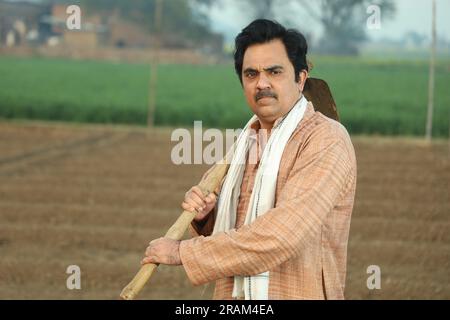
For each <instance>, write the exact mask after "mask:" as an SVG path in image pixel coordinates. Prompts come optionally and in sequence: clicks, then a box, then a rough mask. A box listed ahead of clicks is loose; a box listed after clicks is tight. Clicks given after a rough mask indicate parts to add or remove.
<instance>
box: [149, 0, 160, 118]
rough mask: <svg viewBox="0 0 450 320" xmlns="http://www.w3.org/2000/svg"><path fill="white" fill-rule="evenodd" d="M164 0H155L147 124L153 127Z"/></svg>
mask: <svg viewBox="0 0 450 320" xmlns="http://www.w3.org/2000/svg"><path fill="white" fill-rule="evenodd" d="M162 11H163V2H162V0H156V2H155V16H154V19H155V24H154V26H155V30H154V36H153V43H154V45H152V46H151V47H152V51H153V57H152V58H151V62H150V83H149V88H148V89H149V93H148V113H147V125H148V126H149V127H152V126H153V125H154V124H155V112H156V94H157V83H158V63H159V50H160V46H161V23H162Z"/></svg>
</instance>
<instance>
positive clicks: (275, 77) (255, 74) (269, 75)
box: [242, 39, 307, 129]
mask: <svg viewBox="0 0 450 320" xmlns="http://www.w3.org/2000/svg"><path fill="white" fill-rule="evenodd" d="M306 77H307V72H306V71H302V72H301V73H300V79H299V82H295V72H294V66H293V65H292V63H291V61H290V60H289V58H288V56H287V52H286V49H285V47H284V44H283V42H282V41H281V40H280V39H275V40H272V41H270V42H267V43H263V44H254V45H252V46H250V47H248V48H247V50H246V51H245V54H244V61H243V65H242V85H243V88H244V94H245V98H246V99H247V103H248V105H249V106H250V108H251V109H252V111H253V113H254V114H256V115H257V116H258V118H259V120H260V122H261V124H262V127H263V128H265V129H270V128H272V126H273V123H274V122H275V120H277V119H278V118H279V117H281V116H283V115H285V114H286V113H287V112H288V111H289V110H290V109H291V107H293V105H294V103H295V102H296V101H297V100H298V99H299V98H300V93H301V92H302V91H303V86H304V83H305V80H306Z"/></svg>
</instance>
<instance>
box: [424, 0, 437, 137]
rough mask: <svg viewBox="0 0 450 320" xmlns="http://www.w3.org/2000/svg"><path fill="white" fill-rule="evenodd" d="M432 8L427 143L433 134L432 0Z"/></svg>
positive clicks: (434, 30)
mask: <svg viewBox="0 0 450 320" xmlns="http://www.w3.org/2000/svg"><path fill="white" fill-rule="evenodd" d="M432 6H433V9H432V22H431V57H430V76H429V79H428V112H427V126H426V132H425V139H426V140H427V141H431V136H432V132H433V104H434V67H435V62H436V0H433V4H432Z"/></svg>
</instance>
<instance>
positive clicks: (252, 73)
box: [245, 72, 256, 79]
mask: <svg viewBox="0 0 450 320" xmlns="http://www.w3.org/2000/svg"><path fill="white" fill-rule="evenodd" d="M245 76H246V77H247V78H250V79H253V78H254V77H256V72H247V73H246V74H245Z"/></svg>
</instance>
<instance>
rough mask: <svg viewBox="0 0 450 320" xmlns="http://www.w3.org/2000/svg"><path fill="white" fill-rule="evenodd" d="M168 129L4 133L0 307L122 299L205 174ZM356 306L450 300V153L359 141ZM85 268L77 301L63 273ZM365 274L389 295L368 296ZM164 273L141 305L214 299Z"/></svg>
mask: <svg viewBox="0 0 450 320" xmlns="http://www.w3.org/2000/svg"><path fill="white" fill-rule="evenodd" d="M170 133H171V130H170V129H153V130H146V129H141V128H134V127H108V126H75V125H62V124H42V123H8V122H0V299H117V298H118V295H119V293H120V291H121V290H122V288H123V287H124V286H125V285H126V284H127V283H128V282H129V281H130V280H131V278H132V277H133V276H134V274H135V273H136V271H137V270H138V268H139V266H140V265H139V261H140V258H141V257H142V254H143V251H144V249H145V247H146V244H147V243H148V242H149V241H150V240H152V239H154V238H158V237H160V236H162V235H164V233H165V232H166V230H167V228H168V227H170V225H171V224H172V223H173V222H174V221H175V219H176V218H177V217H178V215H179V213H180V202H181V200H182V198H183V195H184V193H185V192H186V190H187V189H188V188H189V187H191V186H192V185H193V184H195V183H196V182H197V181H198V180H199V178H200V177H201V175H202V173H203V172H204V171H205V170H206V169H207V168H208V167H207V166H204V165H184V166H176V165H174V164H172V162H171V160H170V152H171V149H172V147H173V146H174V143H172V142H171V141H170ZM353 141H354V145H355V149H356V154H357V160H358V186H357V196H356V202H355V209H354V212H353V219H352V225H351V231H350V242H349V247H348V272H347V288H346V297H347V298H348V299H361V298H363V299H372V298H373V299H395V298H398V299H418V298H421V299H422V298H423V299H428V298H436V299H450V272H449V270H450V219H449V217H450V199H449V198H450V187H449V184H450V154H449V146H448V143H447V142H443V141H442V142H434V143H432V144H426V143H424V142H421V141H420V140H417V139H401V138H395V139H389V138H365V137H353ZM69 265H78V266H79V267H80V268H81V286H82V287H81V290H72V291H71V290H68V289H67V288H66V279H67V277H68V276H69V275H68V274H66V268H67V267H68V266H69ZM369 265H378V266H380V268H381V273H382V274H381V289H380V290H372V291H371V290H368V288H367V286H366V281H367V278H368V277H369V275H368V274H367V273H366V269H367V267H368V266H369ZM212 289H213V285H210V286H207V287H203V286H200V287H193V286H192V285H191V284H190V282H189V280H188V279H187V277H186V274H185V272H184V270H183V268H182V267H166V266H161V267H160V268H159V269H158V271H157V274H155V276H154V277H153V278H152V279H151V282H150V283H149V284H148V285H147V286H146V287H145V289H144V290H143V292H142V293H141V295H140V298H141V299H209V298H210V297H211V294H212Z"/></svg>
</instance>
